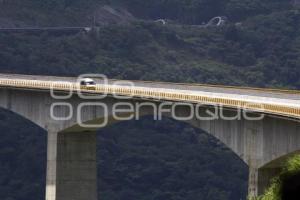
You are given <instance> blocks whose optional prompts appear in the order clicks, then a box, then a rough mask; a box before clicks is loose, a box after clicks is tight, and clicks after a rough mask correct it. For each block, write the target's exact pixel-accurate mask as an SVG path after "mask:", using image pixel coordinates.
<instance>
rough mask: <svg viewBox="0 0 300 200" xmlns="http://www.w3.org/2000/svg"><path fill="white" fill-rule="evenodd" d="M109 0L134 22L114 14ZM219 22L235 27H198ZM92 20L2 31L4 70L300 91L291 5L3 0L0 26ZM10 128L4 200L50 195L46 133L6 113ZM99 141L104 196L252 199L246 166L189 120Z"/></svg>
mask: <svg viewBox="0 0 300 200" xmlns="http://www.w3.org/2000/svg"><path fill="white" fill-rule="evenodd" d="M104 5H106V6H107V7H105V9H106V11H107V10H110V9H113V12H118V13H125V14H124V15H126V16H127V17H128V19H127V18H126V20H125V21H122V23H118V19H120V18H122V16H121V17H120V18H114V19H113V20H112V19H109V18H110V16H112V15H110V14H105V16H103V15H104V14H103V12H104V10H105V9H104V10H103V6H104ZM131 16H132V17H131ZM214 16H226V17H227V18H228V19H229V21H228V22H227V24H226V25H225V26H222V27H208V28H200V27H197V26H190V25H191V24H192V25H200V24H202V23H203V22H205V23H206V22H207V21H208V20H209V19H211V18H212V17H214ZM160 18H163V19H168V20H170V21H171V22H172V23H168V24H167V25H162V24H160V23H156V22H154V20H156V19H160ZM125 22H126V23H125ZM92 25H96V26H99V28H98V29H97V31H91V32H89V33H85V32H75V33H65V32H47V31H42V32H34V33H32V32H18V33H11V32H9V33H8V32H1V31H0V72H1V73H26V74H47V75H72V76H75V75H78V74H81V73H103V74H105V75H107V76H108V77H110V78H119V79H140V80H161V81H174V82H197V83H211V84H226V85H248V86H259V87H277V88H298V89H299V88H300V78H299V77H300V67H299V61H300V30H299V27H300V12H299V10H298V8H297V7H296V6H293V5H292V4H291V2H290V1H288V0H285V1H284V0H260V1H259V0H243V1H241V0H169V1H165V0H152V1H145V0H47V1H42V0H9V1H8V0H2V1H1V0H0V27H29V26H35V27H38V26H92ZM120 130H122V131H120ZM21 132H22V133H21ZM0 133H1V134H2V135H1V136H0V141H1V145H0V167H1V170H0V199H5V200H37V199H43V192H44V185H43V184H44V176H45V173H44V172H45V169H44V168H45V151H46V146H45V145H46V143H45V140H46V138H45V133H44V132H43V131H42V130H40V129H39V128H38V127H35V126H33V125H32V124H31V123H30V122H28V121H25V120H24V119H21V118H17V117H16V116H15V115H13V114H8V113H7V112H4V111H1V114H0ZM98 142H99V148H98V156H99V163H98V165H99V178H100V181H99V195H100V196H101V199H103V200H127V199H128V200H195V199H202V200H240V199H245V196H246V190H247V186H246V183H247V182H246V181H247V170H246V167H245V166H244V165H243V163H242V161H240V160H238V159H237V158H236V157H235V156H234V155H233V153H232V152H230V151H229V150H228V149H226V148H224V147H223V146H222V145H221V144H219V143H218V142H217V141H216V140H214V139H213V138H211V137H210V136H208V135H206V134H205V133H203V132H201V131H200V130H195V129H193V128H191V127H189V126H187V125H185V124H181V123H178V122H174V121H172V120H169V119H164V121H163V122H154V121H152V120H151V119H149V118H145V119H143V120H142V121H138V122H124V123H121V124H118V125H115V126H113V127H108V128H107V129H105V130H101V131H100V132H99V138H98ZM24 149H26V150H24Z"/></svg>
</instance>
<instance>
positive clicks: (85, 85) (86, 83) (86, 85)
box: [80, 78, 96, 90]
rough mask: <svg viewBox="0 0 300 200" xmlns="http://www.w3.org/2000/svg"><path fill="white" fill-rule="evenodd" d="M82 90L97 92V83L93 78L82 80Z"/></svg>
mask: <svg viewBox="0 0 300 200" xmlns="http://www.w3.org/2000/svg"><path fill="white" fill-rule="evenodd" d="M80 88H81V89H88V90H95V89H96V82H95V81H94V80H93V79H91V78H83V79H81V80H80Z"/></svg>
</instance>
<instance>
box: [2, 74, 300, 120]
mask: <svg viewBox="0 0 300 200" xmlns="http://www.w3.org/2000/svg"><path fill="white" fill-rule="evenodd" d="M0 87H12V88H24V89H39V90H49V91H50V90H51V89H53V90H54V91H64V92H70V91H74V92H76V91H80V92H82V93H87V94H108V95H120V96H128V97H138V98H149V99H151V100H159V101H176V102H189V103H200V104H204V105H217V106H224V107H228V108H235V109H244V110H250V111H253V112H263V113H270V114H274V115H279V116H285V117H291V118H297V119H300V106H299V107H292V106H286V105H280V104H278V105H276V104H270V103H263V102H262V103H253V102H251V101H247V100H237V99H234V98H226V97H224V98H220V97H211V96H209V95H199V94H193V93H186V92H185V93H184V92H182V91H180V90H178V91H176V90H166V91H162V90H158V89H157V88H150V87H149V88H146V87H129V86H116V85H107V84H105V85H104V84H103V85H101V84H97V85H96V88H95V90H89V89H84V88H81V87H80V85H79V83H72V82H63V81H42V80H26V79H9V78H7V79H6V78H1V79H0Z"/></svg>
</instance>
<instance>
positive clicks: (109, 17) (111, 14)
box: [95, 5, 134, 26]
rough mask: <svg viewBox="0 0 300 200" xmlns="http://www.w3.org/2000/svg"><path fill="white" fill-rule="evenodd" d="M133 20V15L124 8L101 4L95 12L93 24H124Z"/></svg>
mask: <svg viewBox="0 0 300 200" xmlns="http://www.w3.org/2000/svg"><path fill="white" fill-rule="evenodd" d="M132 20H134V17H133V15H132V14H131V13H129V12H128V11H127V10H126V9H124V8H113V7H111V6H107V5H106V6H102V7H100V8H99V9H97V10H96V12H95V25H96V26H97V25H107V24H126V23H129V22H130V21H132Z"/></svg>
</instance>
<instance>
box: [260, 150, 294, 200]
mask: <svg viewBox="0 0 300 200" xmlns="http://www.w3.org/2000/svg"><path fill="white" fill-rule="evenodd" d="M299 177H300V156H299V155H296V156H293V157H292V158H290V159H289V160H288V161H287V163H286V165H285V167H284V168H283V170H282V172H281V173H280V176H279V177H276V178H274V179H273V181H272V185H271V186H270V188H268V189H267V191H266V192H265V194H264V195H262V196H261V197H259V198H258V199H259V200H293V199H295V200H296V199H298V198H299V188H300V185H299Z"/></svg>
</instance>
